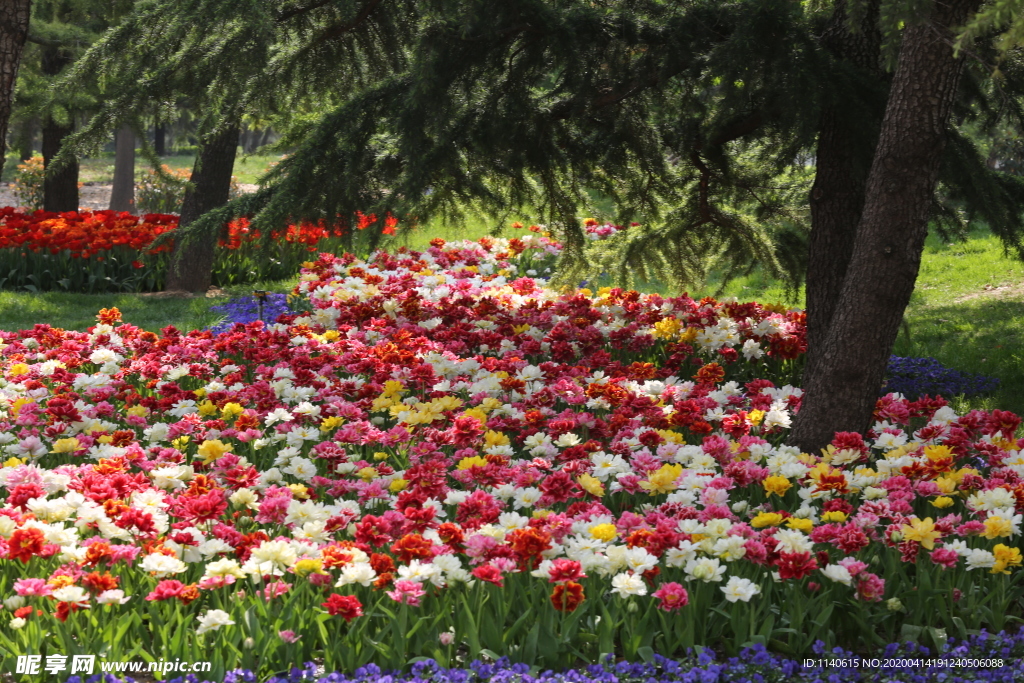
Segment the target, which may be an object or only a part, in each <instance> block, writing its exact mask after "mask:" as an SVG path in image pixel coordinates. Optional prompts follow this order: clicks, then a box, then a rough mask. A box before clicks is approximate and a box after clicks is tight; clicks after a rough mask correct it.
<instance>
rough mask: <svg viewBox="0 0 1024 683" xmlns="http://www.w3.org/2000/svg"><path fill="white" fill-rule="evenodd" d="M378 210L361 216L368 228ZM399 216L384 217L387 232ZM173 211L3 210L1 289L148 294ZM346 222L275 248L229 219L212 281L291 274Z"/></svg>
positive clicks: (159, 277) (159, 270)
mask: <svg viewBox="0 0 1024 683" xmlns="http://www.w3.org/2000/svg"><path fill="white" fill-rule="evenodd" d="M376 220H377V218H376V216H362V215H360V216H359V224H358V226H357V227H359V228H360V229H365V228H367V227H369V226H370V225H372V224H373V223H374V222H375V221H376ZM396 224H397V221H396V220H395V219H394V218H392V217H388V218H386V219H385V226H384V231H385V232H387V231H390V232H391V233H393V232H394V230H395V225H396ZM177 225H178V217H177V216H176V215H171V214H153V213H151V214H145V215H144V216H133V215H132V214H129V213H117V212H114V211H95V212H90V211H81V212H78V211H72V212H68V213H61V214H57V213H52V212H47V211H35V212H32V213H23V212H21V211H19V210H18V209H14V208H11V207H5V208H0V289H21V290H24V289H27V290H29V291H43V290H49V289H59V290H65V291H69V292H80V293H97V292H150V291H158V290H160V289H162V288H163V285H164V280H165V278H166V273H167V264H168V257H169V254H170V251H171V248H172V246H173V244H174V243H173V240H169V239H164V240H161V241H156V240H157V238H158V237H160V236H161V235H163V234H164V233H166V232H169V231H171V230H174V229H175V228H176V227H177ZM343 233H344V230H343V228H340V227H337V226H334V227H332V226H327V225H324V224H323V223H319V224H313V223H301V224H299V225H290V226H288V228H287V229H286V230H283V231H281V233H280V234H274V235H272V236H271V237H272V238H273V240H274V242H275V245H276V246H275V248H274V249H273V250H272V253H267V252H265V251H264V252H261V251H260V249H259V247H258V244H257V242H258V241H259V239H260V234H259V233H258V232H254V231H252V230H250V228H249V222H248V221H247V220H246V219H244V218H243V219H238V220H235V221H232V222H231V223H229V224H227V225H226V226H225V229H224V234H223V235H222V236H221V238H220V241H219V249H217V252H216V258H215V261H214V267H213V284H215V285H217V286H227V285H234V284H242V283H246V282H257V281H261V280H280V279H283V278H287V277H292V276H293V275H294V274H295V272H296V271H297V270H298V268H299V264H301V263H302V261H303V260H305V259H306V258H308V257H309V253H310V252H311V251H312V252H315V251H317V250H318V249H320V250H330V249H335V248H337V246H338V245H339V243H340V238H341V236H342V234H343Z"/></svg>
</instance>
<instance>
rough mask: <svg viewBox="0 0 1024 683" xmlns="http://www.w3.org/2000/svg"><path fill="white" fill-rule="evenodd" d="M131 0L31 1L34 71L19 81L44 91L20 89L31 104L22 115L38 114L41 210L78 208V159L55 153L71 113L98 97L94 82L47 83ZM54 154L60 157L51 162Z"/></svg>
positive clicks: (73, 117) (69, 126)
mask: <svg viewBox="0 0 1024 683" xmlns="http://www.w3.org/2000/svg"><path fill="white" fill-rule="evenodd" d="M131 3H132V0H113V1H111V0H36V3H35V4H34V5H33V17H32V30H31V32H30V33H29V36H28V40H29V41H30V42H31V43H34V46H33V47H34V48H35V49H33V51H32V55H33V57H34V59H33V61H34V62H35V64H33V67H34V68H33V70H36V74H25V76H26V77H25V78H24V79H23V84H25V85H32V84H35V85H37V86H42V87H44V88H47V89H48V90H49V91H50V96H49V97H45V98H44V97H40V96H39V95H38V94H34V93H26V100H27V101H28V102H29V103H33V104H34V105H35V106H33V107H32V108H31V109H30V110H29V111H28V112H26V116H39V118H40V121H41V127H42V152H43V158H44V163H45V165H46V168H47V173H46V178H45V180H44V183H43V207H44V208H45V209H46V210H47V211H76V210H77V209H78V161H77V158H76V157H75V155H72V154H64V155H61V151H62V149H63V147H64V142H65V140H66V138H67V137H68V136H69V135H70V134H71V133H72V132H73V131H74V129H75V120H76V118H77V117H79V116H81V115H82V114H83V113H84V112H85V111H87V110H88V109H90V108H92V107H94V106H95V103H96V100H97V98H98V97H100V92H99V88H98V87H93V88H77V89H75V90H69V89H66V88H53V87H52V86H53V84H54V82H55V81H56V80H58V78H59V77H61V76H62V75H63V74H64V73H65V72H66V71H67V69H68V67H69V66H71V64H73V63H74V62H75V60H76V59H77V58H78V57H79V56H80V55H81V54H82V53H83V52H84V51H85V49H86V48H88V47H89V45H90V44H91V43H92V42H93V41H95V40H96V39H97V37H98V36H99V35H100V34H101V33H102V32H103V31H105V30H106V29H107V28H108V27H109V26H111V25H112V24H113V23H115V22H116V21H117V18H118V16H120V14H121V13H123V12H124V11H125V10H126V9H127V8H128V7H130V6H131ZM58 155H61V162H60V163H56V164H55V163H54V160H55V159H56V158H57V157H58Z"/></svg>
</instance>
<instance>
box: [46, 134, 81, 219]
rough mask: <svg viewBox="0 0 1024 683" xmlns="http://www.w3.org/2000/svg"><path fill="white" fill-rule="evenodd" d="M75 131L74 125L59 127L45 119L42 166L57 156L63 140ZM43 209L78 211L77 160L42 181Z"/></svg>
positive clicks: (47, 164) (47, 166)
mask: <svg viewBox="0 0 1024 683" xmlns="http://www.w3.org/2000/svg"><path fill="white" fill-rule="evenodd" d="M74 130H75V126H74V124H68V125H66V126H65V125H61V124H59V123H57V122H56V121H54V120H53V119H51V118H47V120H46V125H44V126H43V166H44V167H45V168H47V169H49V168H50V160H51V159H53V157H55V156H57V153H58V152H59V151H60V148H61V145H62V144H64V138H66V137H67V136H68V135H71V133H72V132H73V131H74ZM43 208H44V209H45V210H47V211H77V210H78V159H72V160H71V161H70V162H68V163H66V164H65V165H64V166H62V167H61V168H59V169H57V170H56V171H55V172H53V173H50V172H48V173H47V174H46V178H45V179H44V180H43Z"/></svg>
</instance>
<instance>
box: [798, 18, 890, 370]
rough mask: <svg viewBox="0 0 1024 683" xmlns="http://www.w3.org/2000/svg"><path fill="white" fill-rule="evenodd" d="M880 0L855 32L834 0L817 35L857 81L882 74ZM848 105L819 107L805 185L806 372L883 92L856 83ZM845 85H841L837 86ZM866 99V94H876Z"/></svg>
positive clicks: (863, 177)
mask: <svg viewBox="0 0 1024 683" xmlns="http://www.w3.org/2000/svg"><path fill="white" fill-rule="evenodd" d="M880 2H881V0H871V1H870V2H869V3H868V5H867V7H866V8H865V12H864V18H863V20H862V21H861V24H860V26H859V27H858V30H857V31H856V32H853V31H851V30H850V28H849V26H848V18H847V12H846V4H847V3H846V2H845V0H839V2H837V3H836V7H835V10H834V12H833V15H832V20H831V22H830V23H829V26H828V29H827V30H826V32H825V35H824V36H823V39H822V43H823V44H824V45H825V47H826V49H828V50H829V51H830V52H831V53H832V54H833V55H835V57H836V58H837V59H838V60H839V61H840V66H841V67H846V68H848V69H849V70H851V71H854V72H859V73H857V76H858V77H859V79H861V80H863V81H868V80H874V81H875V83H878V82H883V83H884V82H885V81H886V80H887V77H886V75H885V73H884V71H883V70H882V68H881V67H880V65H879V55H880V51H881V43H882V37H881V32H880V31H879V29H878V9H879V4H880ZM859 86H860V87H858V88H857V90H858V92H857V93H856V94H855V96H854V101H856V102H858V103H859V106H857V107H856V108H855V109H854V110H853V111H851V109H850V106H849V100H847V103H846V106H845V107H844V106H843V105H842V104H841V103H839V102H836V103H834V104H831V105H829V106H826V107H825V108H824V109H823V111H822V115H821V124H820V132H819V134H818V148H817V154H816V157H817V159H816V165H817V172H816V173H815V177H814V187H813V188H811V201H810V205H811V235H810V245H809V247H810V248H809V253H808V264H809V267H808V269H807V280H806V282H807V356H806V366H805V367H806V369H807V372H808V373H810V372H813V368H814V366H815V364H816V362H817V360H818V358H819V357H820V354H819V353H818V352H819V351H820V349H821V348H822V346H823V344H824V341H825V336H826V334H827V332H828V326H829V322H830V321H831V320H832V315H833V313H834V312H835V307H836V303H837V302H838V300H839V293H840V291H841V289H842V286H843V279H844V278H845V276H846V269H847V266H848V265H849V263H850V257H851V256H852V254H853V243H854V236H855V235H856V232H857V223H858V222H859V221H860V214H861V210H862V209H863V208H864V190H865V185H866V183H867V177H868V171H869V170H870V168H871V158H872V156H873V154H874V150H875V147H876V145H877V144H878V127H879V126H880V125H881V122H882V116H883V114H884V112H885V100H884V93H878V92H873V90H877V87H874V88H873V87H872V86H871V85H868V84H867V83H866V82H862V83H860V84H859ZM843 90H844V92H848V90H847V89H845V88H844V89H843ZM876 99H877V102H875V101H872V100H876Z"/></svg>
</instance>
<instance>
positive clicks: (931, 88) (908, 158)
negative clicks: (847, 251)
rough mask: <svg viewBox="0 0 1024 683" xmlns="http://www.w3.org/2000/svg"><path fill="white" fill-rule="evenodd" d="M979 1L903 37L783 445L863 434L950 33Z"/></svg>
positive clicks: (925, 202) (943, 111)
mask: <svg viewBox="0 0 1024 683" xmlns="http://www.w3.org/2000/svg"><path fill="white" fill-rule="evenodd" d="M980 4H981V0H944V1H943V0H939V1H938V2H936V3H935V5H934V7H933V8H932V12H931V16H930V18H929V19H928V20H927V21H924V22H922V23H920V24H915V25H913V26H910V27H908V28H907V29H906V30H905V32H904V35H903V43H902V45H901V47H900V55H899V61H898V63H897V67H896V73H895V75H894V76H893V82H892V86H891V88H890V91H889V99H888V103H887V104H886V110H885V117H884V119H883V121H882V128H881V132H880V134H879V138H878V147H877V149H876V151H875V156H874V160H873V161H872V164H871V172H870V173H869V175H868V180H867V189H866V193H865V201H864V210H863V212H862V215H861V220H860V224H859V225H858V228H857V235H856V239H855V243H854V248H853V255H852V257H851V259H850V264H849V267H848V268H847V272H846V277H845V279H844V280H843V286H842V289H841V292H840V295H839V298H838V301H837V305H836V308H835V312H834V314H833V317H832V320H831V324H830V325H829V329H828V334H827V336H826V338H825V339H824V342H823V343H822V344H821V346H820V348H819V351H818V353H819V354H820V357H819V360H818V363H817V364H816V366H815V368H814V370H813V372H810V373H807V374H806V375H805V378H804V387H803V389H804V401H803V406H802V407H801V410H800V412H799V413H798V414H797V416H796V419H795V421H794V424H793V430H792V432H791V433H790V437H789V441H790V442H791V443H794V444H796V445H797V446H799V447H800V448H801V449H803V450H807V451H811V452H814V451H816V450H817V449H819V448H821V447H823V446H824V445H826V444H828V443H829V441H831V440H832V438H833V436H834V434H835V432H837V431H855V432H864V431H866V430H867V429H868V428H869V427H870V424H871V417H872V413H873V410H874V406H875V402H876V399H877V397H878V389H879V387H880V386H881V384H882V377H883V375H884V373H885V367H886V363H887V362H888V359H889V354H890V353H891V352H892V346H893V343H894V342H895V340H896V335H897V333H898V332H899V326H900V321H901V320H902V318H903V312H904V310H905V309H906V307H907V304H908V303H909V301H910V295H911V293H912V292H913V291H914V281H915V280H916V279H917V272H918V268H919V267H920V264H921V252H922V250H923V249H924V239H925V236H926V235H927V232H928V216H929V210H930V208H931V203H932V196H933V193H934V191H935V184H936V182H937V179H938V173H939V164H940V162H941V159H942V150H943V147H944V144H945V141H946V126H947V124H948V122H949V113H950V109H951V107H952V103H953V99H954V97H955V95H956V90H957V86H958V84H959V82H960V74H961V70H962V66H963V59H962V58H960V59H957V58H955V57H954V55H953V48H952V40H953V34H952V32H951V30H950V29H951V28H954V27H957V26H960V25H962V24H963V23H964V22H965V21H966V19H967V17H968V16H969V15H970V14H971V13H972V12H974V11H976V10H977V9H978V7H979V6H980Z"/></svg>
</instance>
